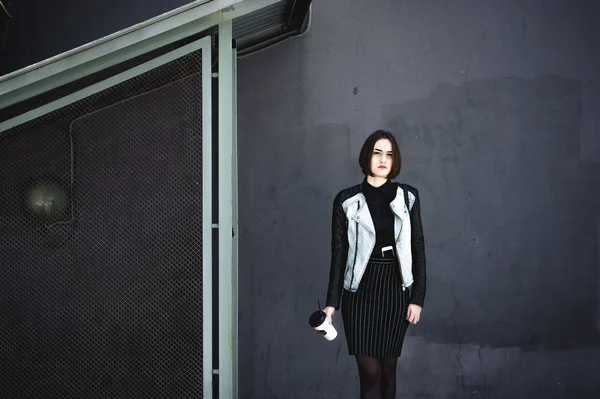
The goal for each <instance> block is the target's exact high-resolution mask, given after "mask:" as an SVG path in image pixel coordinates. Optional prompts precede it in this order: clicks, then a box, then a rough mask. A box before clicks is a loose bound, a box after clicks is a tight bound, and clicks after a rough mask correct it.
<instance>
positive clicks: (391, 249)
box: [381, 245, 394, 258]
mask: <svg viewBox="0 0 600 399" xmlns="http://www.w3.org/2000/svg"><path fill="white" fill-rule="evenodd" d="M388 251H392V256H394V247H392V246H391V245H388V246H387V247H383V248H381V257H382V258H385V253H386V252H388Z"/></svg>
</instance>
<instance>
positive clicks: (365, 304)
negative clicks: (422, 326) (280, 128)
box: [325, 130, 426, 398]
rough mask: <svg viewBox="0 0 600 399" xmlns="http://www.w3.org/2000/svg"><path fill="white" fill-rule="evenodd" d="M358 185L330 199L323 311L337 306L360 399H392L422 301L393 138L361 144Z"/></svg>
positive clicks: (419, 258) (419, 236) (418, 242)
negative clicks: (362, 176) (399, 362)
mask: <svg viewBox="0 0 600 399" xmlns="http://www.w3.org/2000/svg"><path fill="white" fill-rule="evenodd" d="M359 164H360V167H361V168H362V170H363V173H364V174H365V179H364V180H363V182H362V183H361V184H358V185H356V186H353V187H350V188H347V189H344V190H342V191H340V192H339V194H338V195H337V196H336V197H335V200H334V201H333V225H332V241H331V270H330V273H329V288H328V291H327V307H326V308H325V313H326V314H327V318H328V320H329V322H330V323H331V318H332V317H333V315H334V313H335V312H336V310H338V309H339V308H340V302H341V308H342V319H343V322H344V331H345V333H346V340H347V342H348V351H349V352H350V355H354V356H356V362H357V364H358V371H359V376H360V393H361V398H394V397H395V395H396V363H397V360H398V357H399V356H400V355H401V353H402V343H403V341H404V335H405V333H406V330H407V328H408V324H409V323H413V324H416V323H418V322H419V319H420V318H421V309H422V308H423V302H424V299H425V280H426V276H425V242H424V238H423V228H422V225H421V215H420V204H419V194H418V191H417V190H416V189H415V188H414V187H411V186H409V185H406V184H399V183H395V182H393V181H391V179H393V178H395V177H396V176H398V174H399V173H400V167H401V158H400V150H399V148H398V144H397V143H396V139H395V138H394V136H393V135H392V134H391V133H390V132H387V131H383V130H378V131H376V132H375V133H373V134H371V135H370V136H369V137H368V138H367V140H366V141H365V143H364V144H363V146H362V149H361V151H360V156H359Z"/></svg>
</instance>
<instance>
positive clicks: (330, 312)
mask: <svg viewBox="0 0 600 399" xmlns="http://www.w3.org/2000/svg"><path fill="white" fill-rule="evenodd" d="M323 312H325V315H326V316H327V322H328V323H329V324H332V322H331V318H332V317H333V314H334V313H335V308H334V307H333V306H327V307H326V308H325V309H323ZM313 330H315V332H316V333H317V334H318V333H319V332H318V331H317V329H316V328H313Z"/></svg>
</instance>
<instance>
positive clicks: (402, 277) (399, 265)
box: [394, 209, 406, 291]
mask: <svg viewBox="0 0 600 399" xmlns="http://www.w3.org/2000/svg"><path fill="white" fill-rule="evenodd" d="M402 210H403V211H404V209H402ZM394 217H397V216H396V215H394ZM403 227H404V226H402V227H401V229H402V228H403ZM399 234H400V233H399ZM398 238H400V235H398ZM396 244H397V243H396ZM397 252H398V245H396V257H397V258H398V269H400V281H402V291H406V285H405V284H404V276H403V275H402V263H401V262H400V254H399V253H397Z"/></svg>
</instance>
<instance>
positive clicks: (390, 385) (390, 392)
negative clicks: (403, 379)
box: [356, 355, 398, 399]
mask: <svg viewBox="0 0 600 399" xmlns="http://www.w3.org/2000/svg"><path fill="white" fill-rule="evenodd" d="M397 361H398V358H397V357H388V358H379V357H373V356H366V355H357V356H356V362H357V363H358V375H359V376H360V397H361V399H379V398H381V399H393V398H395V397H396V362H397Z"/></svg>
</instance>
